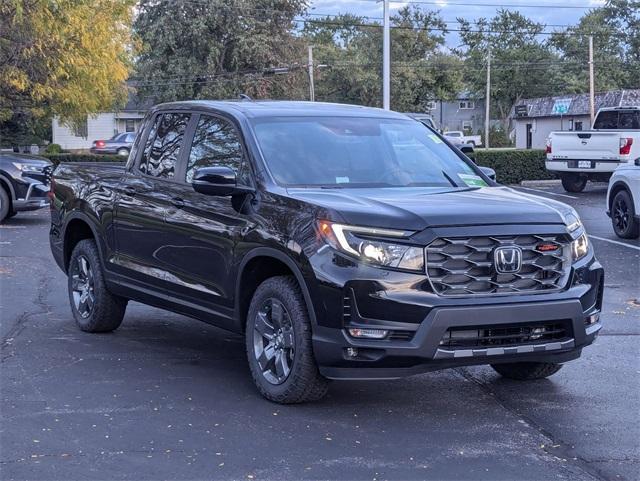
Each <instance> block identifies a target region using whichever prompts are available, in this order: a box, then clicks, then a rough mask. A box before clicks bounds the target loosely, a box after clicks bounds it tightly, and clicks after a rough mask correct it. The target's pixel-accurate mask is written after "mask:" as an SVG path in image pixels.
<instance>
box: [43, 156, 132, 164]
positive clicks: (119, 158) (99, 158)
mask: <svg viewBox="0 0 640 481" xmlns="http://www.w3.org/2000/svg"><path fill="white" fill-rule="evenodd" d="M43 157H46V158H47V159H49V160H50V161H51V162H53V163H54V164H55V165H58V164H61V163H62V162H121V163H124V162H126V160H127V158H126V157H123V156H121V155H94V154H44V155H43Z"/></svg>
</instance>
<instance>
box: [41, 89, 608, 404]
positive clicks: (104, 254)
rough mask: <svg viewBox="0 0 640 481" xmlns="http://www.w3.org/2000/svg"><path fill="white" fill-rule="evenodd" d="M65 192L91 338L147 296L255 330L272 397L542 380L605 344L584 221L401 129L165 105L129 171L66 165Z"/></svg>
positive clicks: (62, 207)
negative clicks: (483, 369) (416, 383)
mask: <svg viewBox="0 0 640 481" xmlns="http://www.w3.org/2000/svg"><path fill="white" fill-rule="evenodd" d="M53 186H54V187H53V191H52V213H51V229H50V236H51V250H52V252H53V256H54V258H55V260H56V262H57V264H58V265H59V266H60V268H61V269H62V270H63V271H64V272H65V273H66V274H67V276H68V289H69V299H70V304H71V311H72V314H73V317H74V318H75V321H76V323H77V324H78V326H79V327H80V329H82V330H84V331H88V332H105V331H112V330H114V329H116V328H117V327H118V326H119V325H120V323H121V322H122V319H123V316H124V313H125V309H126V306H127V301H128V300H135V301H139V302H143V303H146V304H150V305H154V306H157V307H161V308H164V309H168V310H171V311H174V312H177V313H182V314H186V315H188V316H192V317H194V318H197V319H200V320H203V321H205V322H209V323H212V324H214V325H216V326H218V327H221V328H224V329H229V330H231V331H234V332H237V333H240V334H242V335H244V338H245V340H246V353H247V358H248V364H249V368H250V371H251V374H252V377H253V380H254V382H255V384H256V386H257V388H258V390H259V391H260V393H262V395H263V396H265V397H266V398H267V399H270V400H272V401H276V402H280V403H296V402H303V401H311V400H314V399H319V398H321V397H322V396H323V395H324V394H325V393H326V391H327V386H328V380H329V379H389V378H397V377H402V376H408V375H413V374H418V373H422V372H426V371H433V370H438V369H444V368H450V367H455V366H466V365H475V364H490V365H491V366H492V367H493V368H494V369H495V370H496V371H497V372H499V373H500V374H501V375H503V376H505V377H507V378H513V379H521V380H530V379H540V378H545V377H547V376H550V375H552V374H554V373H555V372H557V371H558V370H559V369H560V368H561V367H562V364H563V363H565V362H567V361H570V360H573V359H576V358H578V357H579V356H580V353H581V351H582V349H583V348H584V347H585V346H587V345H589V344H591V343H592V342H593V341H594V339H595V337H596V335H597V333H598V331H599V330H600V328H601V323H600V320H599V319H600V317H599V316H600V309H601V304H602V289H603V269H602V267H601V265H600V264H599V263H598V261H597V260H596V258H595V256H594V252H593V248H592V247H591V246H590V243H589V240H588V238H587V234H586V233H585V229H584V227H583V225H582V224H581V222H580V219H579V218H578V214H577V213H576V212H575V210H574V209H573V208H571V207H569V206H567V205H565V204H562V203H560V202H556V201H553V200H550V199H546V198H545V199H544V200H543V199H541V198H540V197H536V196H532V195H528V194H524V193H522V192H517V191H514V190H512V189H510V188H508V187H504V186H499V185H497V184H495V183H494V182H493V181H492V180H490V179H489V178H488V177H487V176H485V175H484V174H483V172H482V170H480V169H479V168H478V167H477V166H476V165H475V164H474V163H473V162H471V161H470V160H469V159H468V158H467V157H466V156H464V155H463V154H462V153H461V152H460V151H459V150H457V149H452V148H451V147H450V146H449V145H448V144H447V142H445V141H443V140H442V138H440V137H439V136H438V135H437V134H434V133H433V131H431V130H430V129H428V128H427V127H425V126H424V125H421V124H420V123H418V122H415V121H413V120H411V119H408V118H407V117H406V116H404V115H402V114H397V113H394V112H389V111H385V110H380V109H373V108H363V107H359V106H349V105H335V104H322V103H314V104H309V103H307V102H266V101H263V102H253V101H241V102H214V101H194V102H176V103H169V104H163V105H159V106H157V107H155V108H153V109H152V110H151V111H150V112H149V114H148V115H147V117H146V118H145V120H144V123H143V128H142V130H141V131H140V134H139V135H138V137H137V139H136V141H135V143H134V145H133V149H132V152H131V155H130V156H129V160H128V162H127V163H126V165H116V164H113V165H101V164H100V163H86V164H77V163H69V164H62V165H60V166H59V167H58V168H57V169H56V171H55V173H54V182H53ZM219 381H220V382H223V380H219Z"/></svg>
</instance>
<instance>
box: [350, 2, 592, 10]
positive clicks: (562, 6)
mask: <svg viewBox="0 0 640 481" xmlns="http://www.w3.org/2000/svg"><path fill="white" fill-rule="evenodd" d="M359 1H361V2H378V0H359ZM391 2H392V3H403V4H405V3H409V4H411V5H434V6H438V7H446V6H449V5H454V6H460V7H500V8H504V9H509V8H563V9H576V10H588V9H596V8H601V7H603V6H604V5H557V4H550V3H546V4H517V5H516V4H504V3H466V2H450V1H449V0H446V3H443V2H442V1H440V2H437V1H426V0H413V1H403V0H391Z"/></svg>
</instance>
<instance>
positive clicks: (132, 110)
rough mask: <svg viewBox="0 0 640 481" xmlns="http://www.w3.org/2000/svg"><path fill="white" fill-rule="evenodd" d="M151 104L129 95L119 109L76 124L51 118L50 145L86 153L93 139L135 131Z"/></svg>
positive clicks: (91, 116)
mask: <svg viewBox="0 0 640 481" xmlns="http://www.w3.org/2000/svg"><path fill="white" fill-rule="evenodd" d="M151 105H152V102H151V101H145V102H141V101H139V100H138V99H137V98H136V97H135V95H133V94H132V95H130V96H129V100H128V101H127V105H125V106H124V108H123V109H121V110H118V111H116V112H103V113H99V114H96V115H89V116H87V119H86V121H85V122H82V123H81V124H80V125H67V124H64V123H62V122H60V120H59V119H58V118H56V117H54V119H53V121H52V125H51V130H52V140H53V143H54V144H58V145H60V147H62V148H63V149H64V150H88V149H90V148H91V144H92V143H93V141H94V140H100V139H102V140H105V139H110V138H111V137H113V136H114V135H116V134H120V133H123V132H136V131H137V130H138V128H139V127H140V124H141V122H142V119H143V118H144V116H145V114H146V113H147V110H148V109H149V108H150V107H151Z"/></svg>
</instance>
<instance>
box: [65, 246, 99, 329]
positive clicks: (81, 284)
mask: <svg viewBox="0 0 640 481" xmlns="http://www.w3.org/2000/svg"><path fill="white" fill-rule="evenodd" d="M71 289H72V292H73V303H74V305H75V308H76V310H77V311H78V312H79V313H80V315H81V316H82V317H83V318H85V319H86V318H87V317H89V316H90V315H91V312H92V311H93V306H94V305H95V303H96V296H95V291H94V279H93V270H92V268H91V264H90V263H89V260H88V259H87V258H86V257H85V256H83V255H80V256H78V257H77V258H76V261H75V262H74V263H73V265H72V269H71Z"/></svg>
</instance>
